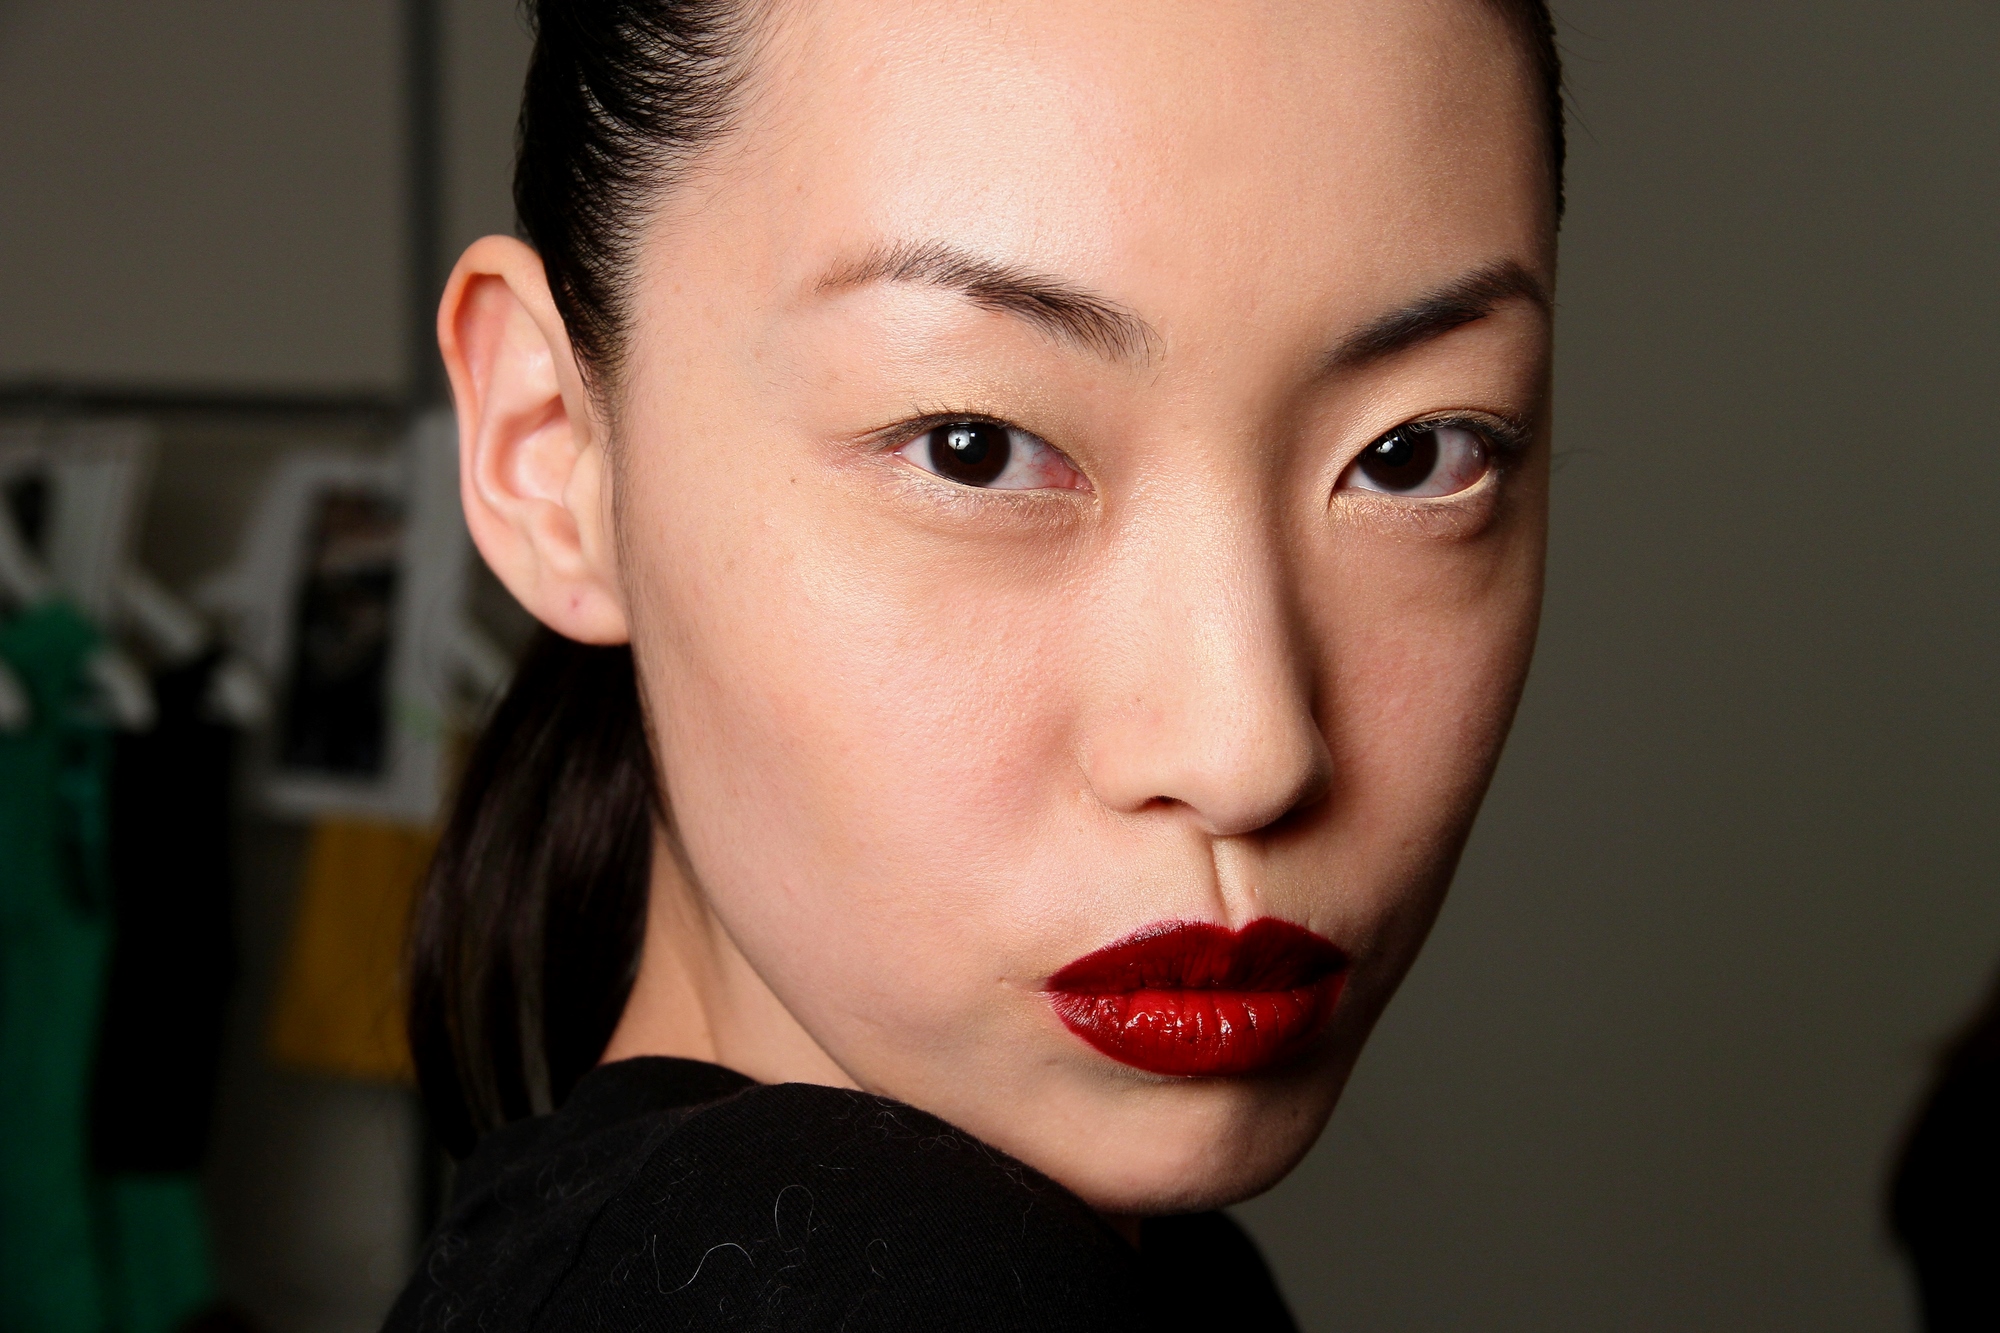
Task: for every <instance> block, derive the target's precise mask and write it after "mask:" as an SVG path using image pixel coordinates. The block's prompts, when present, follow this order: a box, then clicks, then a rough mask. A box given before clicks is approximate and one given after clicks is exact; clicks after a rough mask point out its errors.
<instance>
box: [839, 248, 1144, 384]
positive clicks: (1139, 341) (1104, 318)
mask: <svg viewBox="0 0 2000 1333" xmlns="http://www.w3.org/2000/svg"><path fill="white" fill-rule="evenodd" d="M871 282H914V283H922V284H924V285H926V286H931V287H943V288H947V289H949V290H952V291H956V292H958V293H960V294H961V295H963V296H964V297H965V298H966V299H967V300H969V301H971V302H972V303H973V304H974V305H976V306H979V307H980V308H981V309H985V310H997V311H1000V312H1002V313H1005V314H1009V315H1014V316H1017V317H1019V318H1021V319H1024V320H1026V321H1028V322H1029V323H1030V324H1033V325H1035V326H1036V327H1038V328H1040V329H1043V330H1044V331H1046V332H1048V333H1052V334H1054V335H1055V336H1056V337H1058V338H1062V339H1064V340H1065V341H1068V342H1072V343H1075V344H1077V345H1078V346H1081V347H1086V348H1088V349H1090V350H1091V351H1093V352H1096V353H1097V354H1098V355H1099V356H1102V357H1105V358H1107V359H1110V360H1141V359H1144V358H1145V357H1147V356H1149V355H1151V354H1152V352H1153V351H1154V350H1155V349H1156V348H1158V347H1159V346H1160V345H1161V339H1160V335H1159V333H1158V332H1157V331H1156V330H1155V329H1154V328H1153V326H1152V325H1150V324H1148V323H1147V322H1146V321H1145V320H1143V319H1141V318H1139V316H1137V315H1135V314H1133V313H1132V312H1131V311H1130V310H1127V309H1126V308H1125V307H1124V306H1121V305H1119V304H1118V303H1117V302H1115V301H1110V300H1107V299H1105V298H1104V297H1102V296H1098V295H1096V294H1095V293H1092V292H1088V291H1085V290H1083V289H1082V288H1080V287H1073V286H1071V285H1070V284H1068V283H1066V282H1064V281H1062V280H1061V279H1060V278H1051V277H1048V276H1046V275H1044V274H1040V273H1034V272H1031V271H1029V270H1027V269H1022V268H1017V267H1015V266H1014V265H1012V264H1007V263H1002V262H1000V261H998V260H992V259H986V258H982V257H981V256H979V255H975V254H973V253H971V252H970V251H966V250H961V249H959V248H958V247H956V246H953V245H948V244H945V243H944V242H941V241H923V242H908V241H906V242H902V243H899V244H896V245H891V246H886V247H883V248H880V249H877V250H874V251H871V252H870V253H868V254H867V255H864V256H863V257H862V258H860V259H858V260H855V261H853V262H850V263H843V264H839V265H837V266H835V267H834V269H833V270H832V271H831V272H829V273H828V274H827V275H826V276H825V277H823V278H821V279H820V280H819V283H818V284H817V286H816V287H815V288H814V290H815V291H819V292H829V291H838V290H840V289H842V288H846V287H859V286H863V285H865V284H867V283H871Z"/></svg>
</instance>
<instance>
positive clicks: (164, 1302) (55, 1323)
mask: <svg viewBox="0 0 2000 1333" xmlns="http://www.w3.org/2000/svg"><path fill="white" fill-rule="evenodd" d="M100 643H101V639H100V637H99V635H98V633H97V631H96V630H95V629H94V628H92V627H91V625H90V623H89V622H88V621H86V620H84V619H83V618H82V617H81V616H79V615H77V614H76V612H74V611H72V610H70V609H69V608H68V607H65V606H63V605H61V604H59V603H46V604H44V605H41V606H38V607H35V608H33V609H31V610H29V611H26V612H23V613H22V614H21V615H19V616H17V617H15V618H14V619H13V620H12V621H10V622H9V623H7V624H5V625H0V659H4V660H5V661H6V663H7V665H8V666H9V667H11V668H12V669H13V671H14V674H15V675H16V676H18V677H19V678H20V679H21V682H22V684H24V685H25V686H26V687H27V690H28V694H29V696H30V698H31V699H32V701H33V707H34V715H33V718H32V720H31V721H30V723H29V726H28V728H27V729H26V730H25V731H20V732H11V733H9V732H0V1333H172V1330H174V1329H175V1328H177V1327H179V1326H180V1325H181V1324H182V1323H183V1322H185V1321H186V1320H187V1318H188V1317H189V1316H190V1315H193V1314H195V1313H197V1312H199V1311H200V1310H201V1309H202V1308H203V1307H205V1306H207V1305H208V1304H209V1303H210V1302H211V1301H212V1300H213V1298H214V1291H213V1287H212V1285H211V1278H210V1267H209V1259H208V1234H207V1226H206V1222H205V1220H204V1217H203V1212H202V1203H201V1183H200V1181H199V1180H198V1179H197V1178H196V1177H194V1176H192V1175H179V1174H161V1175H136V1174H133V1175H125V1174H121V1175H114V1176H109V1177H94V1176H93V1174H92V1172H91V1170H90V1161H89V1152H88V1142H87V1140H88V1129H89V1115H90V1083H91V1073H92V1065H93V1060H94V1056H95V1054H96V1050H97V1030H98V1018H99V1014H100V1011H101V1008H102V1001H103V991H104V975H105V967H106V964H107V962H108V961H109V957H110V943H111V920H110V915H109V905H110V901H111V894H110V892H109V888H110V885H109V882H108V873H109V872H108V855H107V849H108V834H109V830H108V827H107V792H108V776H109V771H110V764H111V754H112V749H111V737H110V733H109V732H108V730H107V729H106V727H105V725H104V723H103V722H102V720H101V719H99V718H98V717H96V715H95V714H94V712H93V711H92V710H91V709H89V708H88V706H87V701H88V697H89V694H90V687H89V682H88V680H87V679H86V678H85V675H84V664H85V662H86V661H87V660H88V659H89V657H90V654H91V653H92V652H94V651H96V649H97V648H98V647H99V646H100Z"/></svg>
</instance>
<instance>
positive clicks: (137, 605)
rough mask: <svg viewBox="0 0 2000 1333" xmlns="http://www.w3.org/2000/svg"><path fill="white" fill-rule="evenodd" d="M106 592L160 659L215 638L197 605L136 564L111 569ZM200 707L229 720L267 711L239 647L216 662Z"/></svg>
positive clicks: (265, 694)
mask: <svg viewBox="0 0 2000 1333" xmlns="http://www.w3.org/2000/svg"><path fill="white" fill-rule="evenodd" d="M112 598H113V601H114V603H115V604H116V607H117V610H118V613H119V617H120V619H121V620H123V621H124V622H125V623H126V624H128V625H130V626H131V627H132V628H133V629H134V630H136V631H138V632H139V634H140V635H141V636H142V637H144V638H145V639H146V641H147V643H148V644H149V645H150V646H151V648H152V650H153V656H154V657H155V659H157V660H158V661H159V662H160V663H161V664H162V665H165V666H170V667H171V666H180V665H183V664H185V663H188V662H192V661H194V660H195V659H196V658H198V657H200V656H201V655H202V654H203V653H205V652H207V651H208V650H209V648H210V646H212V645H213V644H214V642H215V631H214V630H213V629H212V628H211V627H210V625H209V623H208V621H207V620H205V619H204V618H203V617H202V615H201V613H200V612H199V611H196V610H195V609H194V608H193V607H191V606H189V605H188V604H187V603H186V602H183V601H182V600H181V599H180V598H178V597H176V596H174V594H173V593H171V592H169V591H168V590H167V589H166V588H165V587H164V586H162V585H161V583H160V581H159V580H158V579H155V578H154V577H153V576H152V575H151V574H149V573H147V572H146V571H145V570H143V569H141V568H139V567H138V566H137V565H127V566H126V567H125V568H124V569H122V570H120V571H119V572H118V573H117V575H116V576H115V577H114V579H113V580H112ZM202 709H203V711H204V712H205V713H207V714H208V715H209V716H211V717H213V718H214V719H216V720H217V721H220V722H227V723H229V724H230V725H232V726H236V727H243V728H249V727H254V726H258V725H260V724H262V723H263V722H265V721H267V720H268V719H269V718H270V716H271V690H270V687H269V686H268V685H267V684H265V682H264V676H263V673H262V672H260V671H258V670H257V668H256V667H254V666H252V665H251V664H250V662H249V661H248V660H247V659H245V658H244V657H243V655H242V654H241V653H229V654H227V655H226V656H224V657H223V659H222V660H221V661H220V662H218V663H216V666H215V671H214V674H213V675H212V676H211V677H210V679H209V684H208V694H207V695H206V697H205V698H204V699H203V701H202Z"/></svg>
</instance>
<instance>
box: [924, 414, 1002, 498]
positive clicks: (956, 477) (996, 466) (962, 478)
mask: <svg viewBox="0 0 2000 1333" xmlns="http://www.w3.org/2000/svg"><path fill="white" fill-rule="evenodd" d="M1013 452H1014V449H1013V446H1012V445H1011V444H1009V443H1008V440H1007V429H1006V427H1004V426H996V425H994V424H992V423H991V422H988V421H961V422H958V423H956V424H955V425H950V426H942V427H939V428H938V429H937V430H934V431H932V432H931V447H930V453H931V466H932V467H934V468H936V469H937V472H938V475H939V476H941V477H947V478H949V479H951V480H952V481H956V482H959V483H961V484H963V485H966V486H986V485H989V484H991V483H992V481H993V479H994V478H995V477H997V476H999V475H1000V474H1001V473H1002V472H1005V471H1006V470H1007V459H1008V456H1009V455H1010V454H1012V453H1013Z"/></svg>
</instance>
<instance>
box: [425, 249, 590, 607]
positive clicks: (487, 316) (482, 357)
mask: <svg viewBox="0 0 2000 1333" xmlns="http://www.w3.org/2000/svg"><path fill="white" fill-rule="evenodd" d="M438 346H439V348H440V350H441V351H442V352H443V353H444V361H445V366H446V369H447V370H448V371H449V372H450V375H451V388H452V397H453V399H454V400H455V402H456V404H457V409H458V440H459V491H460V494H461V496H462V498H463V501H464V504H465V521H466V525H467V526H468V527H469V528H470V529H471V531H472V540H473V542H474V543H475V544H476V545H477V546H478V547H479V551H480V554H481V555H483V556H485V557H486V563H487V564H488V565H490V566H491V567H492V569H493V572H494V573H495V574H496V575H498V576H499V578H500V581H501V582H502V583H504V584H506V585H507V589H508V591H510V592H512V593H513V594H514V596H515V597H516V598H518V599H519V600H520V602H521V605H523V606H525V607H526V608H527V609H528V610H529V612H530V613H532V614H533V615H534V616H535V617H536V619H538V620H540V621H541V622H542V623H543V624H545V625H547V626H548V627H549V628H550V629H553V630H555V631H556V632H557V633H559V634H562V635H565V636H567V637H569V638H572V639H576V640H578V641H580V642H583V643H623V642H625V641H626V639H627V637H628V633H627V628H626V618H625V611H624V604H623V599H622V597H621V595H620V590H619V583H618V569H617V560H616V552H617V544H616V542H615V541H613V540H612V532H611V495H610V489H609V488H610V483H611V478H610V476H609V473H608V469H607V468H606V465H605V450H604V438H603V430H602V427H601V425H600V423H599V422H598V421H597V419H596V416H595V414H594V412H593V411H592V404H591V401H590V397H589V393H588V391H587V390H586V388H585V386H584V383H583V377H582V375H581V373H580V372H579V370H578V368H577V364H576V358H575V354H574V352H573V351H572V349H571V347H570V342H569V335H568V333H567V332H566V331H565V330H564V328H563V324H562V319H561V317H560V316H559V315H558V314H557V313H556V309H555V302H554V301H553V300H552V299H551V298H550V295H549V288H548V279H547V277H546V275H545V274H544V272H543V269H542V262H541V258H540V256H538V255H536V253H535V252H534V251H533V250H531V249H529V248H528V247H527V246H526V245H523V244H522V243H521V242H519V241H517V240H514V239H513V238H512V237H507V236H488V237H485V238H484V239H482V240H479V241H475V242H474V243H473V244H472V246H471V247H470V248H468V249H467V250H466V252H465V254H464V255H463V256H462V257H461V258H460V259H459V261H458V266H457V267H456V268H454V269H453V270H452V275H451V281H450V282H449V283H448V284H447V285H446V287H445V293H444V300H443V302H442V303H441V304H440V306H439V308H438Z"/></svg>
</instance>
